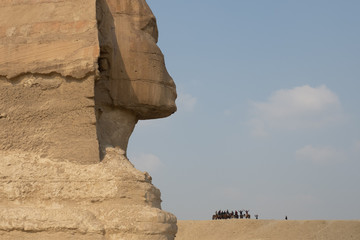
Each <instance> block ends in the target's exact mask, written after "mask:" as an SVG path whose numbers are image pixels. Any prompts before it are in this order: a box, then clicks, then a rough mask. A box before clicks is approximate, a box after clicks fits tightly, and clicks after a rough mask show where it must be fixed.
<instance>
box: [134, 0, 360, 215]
mask: <svg viewBox="0 0 360 240" xmlns="http://www.w3.org/2000/svg"><path fill="white" fill-rule="evenodd" d="M148 4H149V5H150V7H151V8H152V10H153V12H154V14H155V15H156V17H157V21H158V27H159V31H160V38H159V46H160V47H161V49H162V50H163V53H164V55H165V60H166V65H167V68H168V71H169V73H170V74H171V75H172V77H173V78H174V80H175V82H176V84H177V91H178V99H177V105H178V111H177V113H175V114H174V115H172V116H171V117H169V118H166V119H160V120H151V121H141V122H140V123H139V124H138V125H137V127H136V128H135V131H134V134H133V136H132V137H131V139H130V143H129V149H128V156H129V158H130V160H131V161H132V162H134V164H135V166H136V167H137V168H139V169H140V170H142V171H148V172H149V173H150V174H151V176H152V177H153V183H154V185H155V186H157V187H158V188H159V189H160V190H161V192H162V199H163V203H162V206H163V209H164V210H167V211H170V212H172V213H174V214H175V215H176V216H177V217H178V219H180V220H184V219H195V220H197V219H210V218H211V216H212V214H213V213H214V212H215V210H219V209H222V210H226V209H229V210H239V209H250V213H251V214H259V216H260V218H263V219H264V218H265V219H283V218H284V217H285V215H287V216H288V217H289V219H360V125H359V123H360V107H359V103H360V94H359V91H360V14H359V13H360V1H358V0H353V1H352V0H336V1H335V0H301V1H300V0H297V1H296V0H271V1H270V0H223V1H219V0H206V1H205V0H203V1H200V0H148Z"/></svg>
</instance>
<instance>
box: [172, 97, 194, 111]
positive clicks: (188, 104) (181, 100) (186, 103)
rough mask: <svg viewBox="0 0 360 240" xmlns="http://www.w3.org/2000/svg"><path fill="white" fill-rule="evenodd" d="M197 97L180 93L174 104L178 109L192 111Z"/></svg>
mask: <svg viewBox="0 0 360 240" xmlns="http://www.w3.org/2000/svg"><path fill="white" fill-rule="evenodd" d="M196 102H197V99H196V98H195V97H193V96H191V95H190V94H186V93H180V94H179V95H178V98H177V100H176V105H177V107H178V109H179V110H184V111H187V112H192V111H193V110H194V109H195V105H196Z"/></svg>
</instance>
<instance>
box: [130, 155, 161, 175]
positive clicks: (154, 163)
mask: <svg viewBox="0 0 360 240" xmlns="http://www.w3.org/2000/svg"><path fill="white" fill-rule="evenodd" d="M131 162H132V163H133V164H134V165H135V167H136V168H137V169H139V170H141V171H146V172H150V173H151V172H155V171H157V170H159V169H160V168H161V167H162V165H163V164H162V162H161V160H160V158H159V157H157V156H155V155H154V154H149V153H148V154H139V155H135V157H134V158H132V159H131Z"/></svg>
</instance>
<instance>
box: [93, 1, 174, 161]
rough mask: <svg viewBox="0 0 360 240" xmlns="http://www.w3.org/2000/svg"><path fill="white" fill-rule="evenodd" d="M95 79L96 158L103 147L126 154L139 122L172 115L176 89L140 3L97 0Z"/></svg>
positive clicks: (151, 18)
mask: <svg viewBox="0 0 360 240" xmlns="http://www.w3.org/2000/svg"><path fill="white" fill-rule="evenodd" d="M97 22H98V30H99V32H98V35H99V43H100V58H99V71H100V78H99V79H98V80H97V81H96V82H95V108H96V118H97V123H96V126H97V136H98V140H99V147H100V158H101V159H103V157H104V156H105V155H106V152H107V151H106V148H108V147H119V148H121V149H122V150H124V151H126V148H127V144H128V139H129V137H130V135H131V133H132V131H133V129H134V127H135V124H136V122H137V121H138V120H140V119H154V118H162V117H167V116H169V115H171V114H172V113H174V112H175V111H176V105H175V99H176V86H175V83H174V81H173V80H172V78H171V77H170V75H169V73H168V72H167V70H166V67H165V61H164V56H163V54H162V52H161V50H160V49H159V47H158V46H157V45H156V43H157V40H158V29H157V26H156V19H155V17H154V15H153V13H152V12H151V10H150V8H149V6H148V5H147V3H146V1H145V0H97Z"/></svg>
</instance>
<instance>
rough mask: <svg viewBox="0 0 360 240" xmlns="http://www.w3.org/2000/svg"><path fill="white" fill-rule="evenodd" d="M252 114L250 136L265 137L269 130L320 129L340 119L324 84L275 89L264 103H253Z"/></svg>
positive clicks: (338, 107) (336, 101)
mask: <svg viewBox="0 0 360 240" xmlns="http://www.w3.org/2000/svg"><path fill="white" fill-rule="evenodd" d="M252 113H253V118H252V119H251V120H250V124H251V126H252V127H253V134H254V135H265V134H266V133H267V131H268V129H273V128H275V129H288V130H289V129H290V130H295V129H304V128H314V127H322V126H326V125H329V124H333V123H336V122H339V121H340V120H342V119H343V118H344V117H343V114H342V110H341V104H340V101H339V99H338V97H337V96H336V94H335V93H333V92H332V91H331V90H329V89H328V88H327V87H326V86H325V85H322V86H320V87H317V88H313V87H310V86H308V85H305V86H301V87H295V88H293V89H282V90H278V91H276V92H274V93H273V94H272V95H271V96H270V98H269V99H268V100H267V101H266V102H253V103H252Z"/></svg>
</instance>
